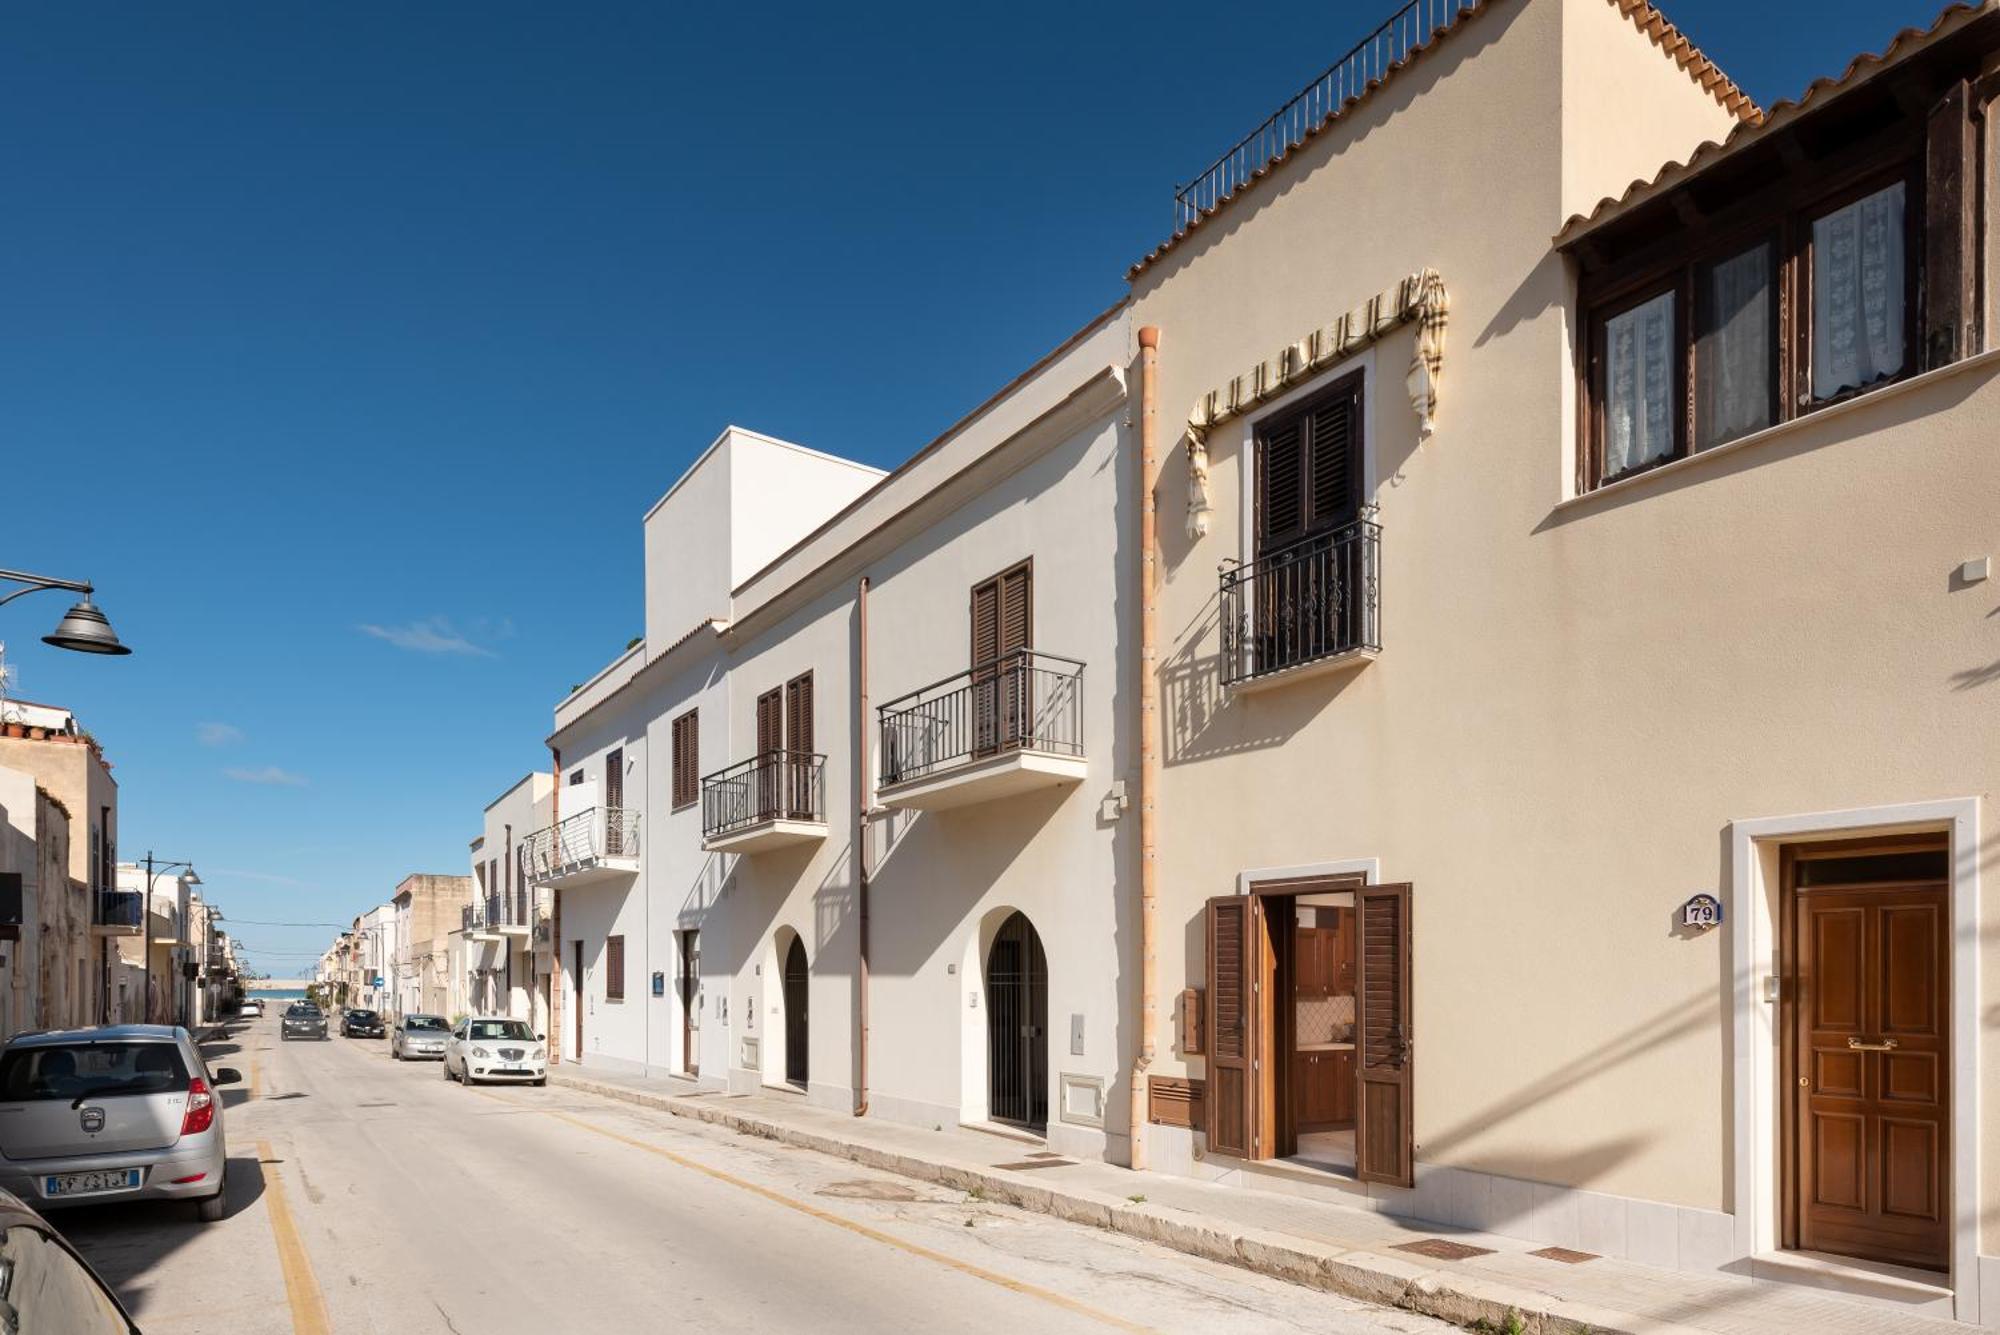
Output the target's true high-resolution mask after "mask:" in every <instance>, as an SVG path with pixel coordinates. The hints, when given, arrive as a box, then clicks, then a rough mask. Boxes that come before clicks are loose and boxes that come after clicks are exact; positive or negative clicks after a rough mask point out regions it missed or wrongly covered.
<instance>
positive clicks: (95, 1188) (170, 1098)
mask: <svg viewBox="0 0 2000 1335" xmlns="http://www.w3.org/2000/svg"><path fill="white" fill-rule="evenodd" d="M241 1079H242V1077H241V1076H240V1075H238V1074H237V1073H236V1072H235V1071H233V1070H231V1069H230V1068H229V1067H227V1066H224V1067H219V1068H217V1069H216V1070H215V1071H213V1072H211V1071H210V1070H209V1069H208V1064H207V1063H206V1062H204V1061H203V1060H202V1057H201V1052H200V1051H199V1050H198V1049H197V1048H196V1047H195V1044H194V1040H193V1039H192V1038H191V1037H189V1036H188V1031H187V1030H185V1029H182V1028H179V1027H178V1026H172V1025H158V1024H115V1025H101V1026H98V1027H96V1028H91V1029H52V1030H45V1031H43V1032H40V1033H26V1034H18V1035H16V1036H15V1037H14V1038H12V1039H10V1040H9V1041H8V1043H7V1045H6V1047H4V1048H0V1188H5V1189H6V1190H8V1191H11V1192H13V1193H14V1194H15V1195H16V1196H19V1197H20V1198H21V1199H23V1200H25V1201H29V1202H31V1203H33V1204H34V1205H35V1207H36V1208H38V1209H43V1210H47V1209H52V1208H55V1207H57V1206H63V1205H70V1204H85V1203H96V1202H100V1201H105V1200H109V1199H113V1198H116V1199H124V1200H185V1201H193V1202H195V1203H196V1207H197V1210H198V1212H199V1214H200V1217H201V1218H202V1219H203V1220H205V1221H209V1222H213V1221H214V1220H217V1219H220V1218H222V1212H223V1195H222V1193H223V1187H224V1181H223V1174H224V1172H225V1170H226V1167H227V1163H228V1148H227V1145H226V1144H225V1142H224V1139H223V1133H222V1099H221V1097H220V1095H219V1094H218V1093H217V1090H218V1089H219V1088H220V1087H221V1086H223V1085H231V1084H235V1083H236V1082H237V1081H239V1080H241Z"/></svg>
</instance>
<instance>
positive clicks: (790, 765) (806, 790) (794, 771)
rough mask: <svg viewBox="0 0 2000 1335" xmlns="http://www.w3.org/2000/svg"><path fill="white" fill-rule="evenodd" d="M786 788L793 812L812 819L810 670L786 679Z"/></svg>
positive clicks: (811, 680)
mask: <svg viewBox="0 0 2000 1335" xmlns="http://www.w3.org/2000/svg"><path fill="white" fill-rule="evenodd" d="M785 750H786V751H787V752H789V753H790V754H789V755H787V756H786V757H785V790H786V793H787V801H788V802H789V803H790V806H791V814H792V815H793V816H794V817H795V818H797V819H799V820H811V819H812V818H813V817H814V815H815V814H816V813H815V812H814V810H813V807H814V802H813V793H812V755H813V678H812V673H810V672H808V673H805V674H804V675H802V676H798V677H794V678H792V679H791V680H790V681H789V682H786V683H785Z"/></svg>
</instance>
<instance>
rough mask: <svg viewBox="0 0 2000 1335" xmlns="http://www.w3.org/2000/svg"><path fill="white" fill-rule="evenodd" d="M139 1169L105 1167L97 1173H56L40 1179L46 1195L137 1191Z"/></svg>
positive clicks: (85, 1194)
mask: <svg viewBox="0 0 2000 1335" xmlns="http://www.w3.org/2000/svg"><path fill="white" fill-rule="evenodd" d="M138 1189H139V1170H138V1169H136V1168H107V1169H105V1170H104V1171H102V1172H97V1173H58V1174H56V1175H55V1176H53V1177H48V1178H44V1179H43V1180H42V1193H43V1194H44V1195H47V1196H87V1195H89V1194H91V1193H92V1192H97V1191H137V1190H138Z"/></svg>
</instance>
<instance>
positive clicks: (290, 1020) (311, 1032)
mask: <svg viewBox="0 0 2000 1335" xmlns="http://www.w3.org/2000/svg"><path fill="white" fill-rule="evenodd" d="M325 1037H326V1012H325V1011H323V1010H321V1009H320V1008H319V1007H317V1006H315V1005H313V1004H312V1003H311V1002H308V1001H295V1002H293V1003H292V1004H291V1005H289V1006H287V1007H286V1008H285V1019H284V1028H283V1029H282V1030H281V1031H280V1033H279V1034H278V1038H279V1040H280V1041H281V1042H282V1041H284V1040H287V1039H293V1038H325Z"/></svg>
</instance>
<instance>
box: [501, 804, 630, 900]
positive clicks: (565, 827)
mask: <svg viewBox="0 0 2000 1335" xmlns="http://www.w3.org/2000/svg"><path fill="white" fill-rule="evenodd" d="M639 824H640V821H639V811H638V808H636V807H590V808H588V809H586V810H584V811H579V812H577V813H576V814H575V815H574V816H565V817H564V818H563V819H562V820H561V821H560V822H559V823H557V824H555V825H548V826H544V827H543V828H541V829H539V830H536V831H535V832H534V833H533V834H531V835H529V836H528V837H527V839H526V840H524V841H523V842H522V844H521V867H522V869H523V870H524V871H526V872H527V874H528V880H529V882H530V883H531V884H536V883H540V882H543V881H547V880H550V879H553V878H556V877H560V876H563V875H566V874H569V873H573V872H577V871H582V870H587V869H590V868H593V867H599V866H603V865H604V864H605V862H606V861H607V860H609V859H614V858H615V859H618V860H620V861H624V860H628V859H629V860H634V861H636V860H637V859H638V856H639Z"/></svg>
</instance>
